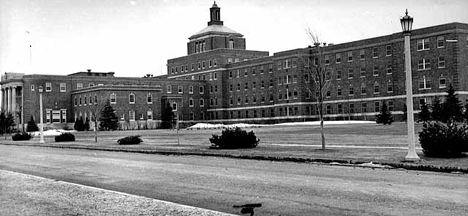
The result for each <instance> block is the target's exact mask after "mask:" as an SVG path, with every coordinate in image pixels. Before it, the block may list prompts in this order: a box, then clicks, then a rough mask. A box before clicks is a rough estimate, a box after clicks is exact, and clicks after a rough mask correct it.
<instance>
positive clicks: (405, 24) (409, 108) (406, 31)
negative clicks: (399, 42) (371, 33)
mask: <svg viewBox="0 0 468 216" xmlns="http://www.w3.org/2000/svg"><path fill="white" fill-rule="evenodd" d="M400 22H401V28H402V29H403V36H404V37H405V72H406V113H407V124H408V154H407V155H406V157H405V160H406V161H412V162H414V161H418V160H419V156H418V155H417V154H416V149H415V148H416V147H415V135H414V114H413V85H412V78H411V51H410V35H411V29H412V27H413V17H410V16H408V9H407V10H406V13H405V16H404V17H402V18H400Z"/></svg>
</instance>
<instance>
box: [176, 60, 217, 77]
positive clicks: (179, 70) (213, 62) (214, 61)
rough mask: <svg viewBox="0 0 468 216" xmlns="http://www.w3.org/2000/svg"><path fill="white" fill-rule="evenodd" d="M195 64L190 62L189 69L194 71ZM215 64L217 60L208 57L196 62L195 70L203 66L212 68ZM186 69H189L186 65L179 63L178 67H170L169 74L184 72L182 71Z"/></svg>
mask: <svg viewBox="0 0 468 216" xmlns="http://www.w3.org/2000/svg"><path fill="white" fill-rule="evenodd" d="M207 64H208V65H207ZM195 66H196V64H195V63H192V64H191V69H190V70H191V71H194V70H195ZM217 66H218V61H217V60H216V59H210V60H208V61H200V62H198V67H197V70H201V69H205V68H212V67H217ZM188 71H189V68H188V65H181V66H180V68H179V67H172V68H171V74H177V73H179V72H180V73H184V72H188Z"/></svg>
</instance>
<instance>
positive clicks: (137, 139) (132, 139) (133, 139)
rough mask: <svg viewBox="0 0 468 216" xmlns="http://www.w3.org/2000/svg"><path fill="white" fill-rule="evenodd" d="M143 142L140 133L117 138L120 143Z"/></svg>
mask: <svg viewBox="0 0 468 216" xmlns="http://www.w3.org/2000/svg"><path fill="white" fill-rule="evenodd" d="M141 142H143V140H141V138H140V136H139V135H136V136H128V137H124V138H121V139H119V140H117V143H119V145H132V144H140V143H141Z"/></svg>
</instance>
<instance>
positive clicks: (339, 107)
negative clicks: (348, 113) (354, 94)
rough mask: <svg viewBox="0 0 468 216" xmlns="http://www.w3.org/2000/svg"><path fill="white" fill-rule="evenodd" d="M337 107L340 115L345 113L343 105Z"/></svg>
mask: <svg viewBox="0 0 468 216" xmlns="http://www.w3.org/2000/svg"><path fill="white" fill-rule="evenodd" d="M336 107H337V112H338V113H343V104H337V105H336Z"/></svg>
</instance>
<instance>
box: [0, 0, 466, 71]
mask: <svg viewBox="0 0 468 216" xmlns="http://www.w3.org/2000/svg"><path fill="white" fill-rule="evenodd" d="M217 4H218V6H219V7H221V19H222V20H223V21H224V25H225V26H227V27H229V28H231V29H233V30H235V31H237V32H239V33H241V34H243V35H244V37H245V38H246V40H247V41H246V42H247V49H249V50H261V51H269V52H270V55H272V54H273V53H274V52H279V51H284V50H289V49H295V48H300V47H306V46H307V45H309V44H310V43H311V42H310V41H309V39H308V37H307V35H306V34H305V29H306V28H307V27H309V28H310V29H312V30H313V31H315V32H316V33H318V34H319V36H320V38H321V40H322V41H324V42H327V43H335V44H338V43H343V42H349V41H354V40H359V39H366V38H370V37H377V36H382V35H387V34H392V33H395V32H399V31H401V26H400V21H399V18H400V17H401V16H403V15H404V12H405V9H406V8H408V11H409V15H410V16H413V17H414V25H413V29H417V28H422V27H427V26H432V25H438V24H444V23H449V22H464V23H468V12H467V8H468V1H466V0H383V1H381V0H286V1H285V0H235V1H232V0H230V1H228V0H218V1H217ZM212 5H213V1H212V0H0V72H1V73H2V74H3V73H4V72H23V73H27V74H33V73H34V74H62V75H65V74H70V73H74V72H77V71H86V69H88V68H89V69H92V70H93V71H100V72H109V71H114V72H116V76H128V77H135V76H136V77H139V76H144V75H145V74H147V73H150V74H154V75H161V74H166V63H167V59H170V58H175V57H180V56H184V55H186V54H187V42H188V37H190V36H191V35H193V34H194V33H196V32H198V31H199V30H201V29H203V28H204V27H206V26H207V22H208V21H209V8H210V7H211V6H212ZM28 32H29V33H28ZM29 44H32V55H30V49H29ZM30 59H32V61H30ZM30 62H32V64H30Z"/></svg>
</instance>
